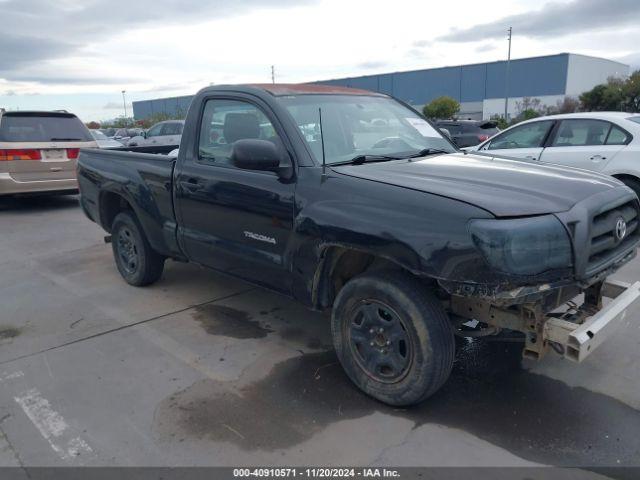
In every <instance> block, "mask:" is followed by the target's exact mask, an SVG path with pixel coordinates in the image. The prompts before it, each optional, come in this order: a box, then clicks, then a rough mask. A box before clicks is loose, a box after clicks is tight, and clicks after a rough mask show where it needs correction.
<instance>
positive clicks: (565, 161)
mask: <svg viewBox="0 0 640 480" xmlns="http://www.w3.org/2000/svg"><path fill="white" fill-rule="evenodd" d="M469 150H478V151H481V152H487V153H491V154H496V155H507V156H510V157H517V158H525V159H528V160H533V161H535V162H540V163H554V164H558V165H566V166H569V167H576V168H583V169H585V170H593V171H596V172H601V173H605V174H607V175H612V176H614V177H616V178H618V179H619V180H621V181H622V182H624V183H625V184H626V185H627V186H629V187H631V188H632V189H633V190H634V191H635V192H636V194H638V195H639V196H640V163H638V159H639V158H640V114H637V113H636V114H633V113H623V112H583V113H567V114H563V115H551V116H547V117H539V118H536V119H533V120H529V121H526V122H522V123H519V124H517V125H514V126H512V127H510V128H507V129H505V130H504V131H502V132H500V133H499V134H498V135H496V136H495V137H493V138H491V139H490V140H487V141H485V142H484V143H481V144H480V145H478V146H477V147H475V148H471V149H469Z"/></svg>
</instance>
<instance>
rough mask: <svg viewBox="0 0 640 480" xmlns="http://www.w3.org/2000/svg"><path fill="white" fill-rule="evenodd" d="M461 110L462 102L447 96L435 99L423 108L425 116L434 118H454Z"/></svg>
mask: <svg viewBox="0 0 640 480" xmlns="http://www.w3.org/2000/svg"><path fill="white" fill-rule="evenodd" d="M459 111H460V104H459V103H458V102H457V101H456V100H455V99H453V98H451V97H447V96H443V97H438V98H435V99H433V100H432V101H431V102H430V103H428V104H427V105H425V106H424V108H423V109H422V113H424V116H425V117H427V118H433V119H444V118H453V117H454V116H455V115H456V114H457V113H458V112H459Z"/></svg>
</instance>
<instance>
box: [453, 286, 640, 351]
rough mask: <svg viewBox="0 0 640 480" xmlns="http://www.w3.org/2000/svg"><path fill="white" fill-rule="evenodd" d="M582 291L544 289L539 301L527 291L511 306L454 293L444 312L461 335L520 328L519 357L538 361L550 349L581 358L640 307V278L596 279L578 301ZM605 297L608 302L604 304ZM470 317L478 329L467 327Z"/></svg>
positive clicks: (573, 289)
mask: <svg viewBox="0 0 640 480" xmlns="http://www.w3.org/2000/svg"><path fill="white" fill-rule="evenodd" d="M580 293H581V292H580V289H579V288H578V287H577V286H567V287H560V288H558V289H553V290H550V291H549V290H547V294H546V295H544V294H542V295H540V296H539V297H538V300H537V301H531V300H532V298H531V295H530V296H529V297H528V299H527V301H526V302H524V303H514V304H510V305H508V304H506V303H504V302H502V303H494V302H492V301H491V300H487V299H486V298H482V297H473V296H466V297H461V296H456V295H452V296H451V297H450V299H449V302H448V310H449V312H450V316H451V319H452V321H453V322H454V324H455V327H454V328H456V332H457V333H458V334H459V335H461V336H484V335H496V334H498V333H500V332H501V331H502V330H512V331H518V332H522V333H523V334H524V337H525V345H524V351H523V355H524V356H525V357H527V358H531V359H534V360H539V359H541V358H542V357H543V356H544V355H545V353H546V352H547V351H548V349H549V348H553V349H554V350H555V351H556V352H557V353H558V354H560V355H562V356H564V357H565V358H568V359H569V360H573V361H576V362H581V361H582V360H584V359H585V358H586V357H587V356H588V355H589V354H590V353H592V352H593V351H594V350H595V348H596V347H597V346H598V345H600V344H601V343H602V342H603V341H604V340H605V339H606V338H607V337H608V336H609V334H610V333H612V332H613V331H614V330H615V328H616V327H617V326H618V325H619V324H620V323H621V322H623V321H625V319H627V317H628V312H630V311H633V309H634V308H639V307H640V282H636V283H634V284H633V285H629V284H625V283H622V282H615V281H599V282H597V283H595V284H593V285H591V286H590V287H588V288H587V289H586V290H584V292H583V299H582V301H580V300H577V299H576V297H577V296H579V294H580ZM576 294H577V295H576ZM517 298H519V299H523V297H517ZM604 299H608V300H609V303H607V304H606V305H604ZM579 302H580V303H579ZM470 321H475V322H476V323H477V324H478V325H479V326H480V327H479V328H474V329H471V330H470V329H468V328H466V327H465V325H466V324H468V323H469V322H470ZM478 322H479V323H478Z"/></svg>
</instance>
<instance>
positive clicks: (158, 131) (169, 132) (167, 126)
mask: <svg viewBox="0 0 640 480" xmlns="http://www.w3.org/2000/svg"><path fill="white" fill-rule="evenodd" d="M183 127H184V120H167V121H164V122H160V123H156V124H155V125H153V126H152V127H151V128H149V130H147V131H146V132H141V134H139V135H137V136H135V137H132V138H130V139H129V141H128V142H127V146H129V147H144V146H161V145H180V138H181V137H182V128H183Z"/></svg>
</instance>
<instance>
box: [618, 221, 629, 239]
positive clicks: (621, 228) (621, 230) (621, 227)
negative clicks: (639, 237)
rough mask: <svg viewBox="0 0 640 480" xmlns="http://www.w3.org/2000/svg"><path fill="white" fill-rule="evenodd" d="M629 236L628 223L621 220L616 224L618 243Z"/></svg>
mask: <svg viewBox="0 0 640 480" xmlns="http://www.w3.org/2000/svg"><path fill="white" fill-rule="evenodd" d="M626 234H627V222H625V221H624V218H622V217H621V218H619V219H618V221H617V222H616V238H617V239H618V241H620V240H622V239H623V238H624V236H625V235H626Z"/></svg>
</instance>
